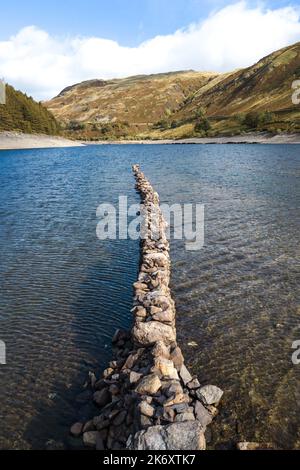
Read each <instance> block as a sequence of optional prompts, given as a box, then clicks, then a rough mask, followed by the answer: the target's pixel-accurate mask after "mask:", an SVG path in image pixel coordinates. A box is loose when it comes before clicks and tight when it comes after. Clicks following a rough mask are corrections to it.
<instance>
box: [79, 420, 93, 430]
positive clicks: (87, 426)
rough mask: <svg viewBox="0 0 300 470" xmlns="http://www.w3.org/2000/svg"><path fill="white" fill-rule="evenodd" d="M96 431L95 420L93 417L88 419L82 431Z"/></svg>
mask: <svg viewBox="0 0 300 470" xmlns="http://www.w3.org/2000/svg"><path fill="white" fill-rule="evenodd" d="M88 431H95V426H94V422H93V420H92V419H90V420H89V421H87V422H86V423H85V425H84V426H83V429H82V432H88Z"/></svg>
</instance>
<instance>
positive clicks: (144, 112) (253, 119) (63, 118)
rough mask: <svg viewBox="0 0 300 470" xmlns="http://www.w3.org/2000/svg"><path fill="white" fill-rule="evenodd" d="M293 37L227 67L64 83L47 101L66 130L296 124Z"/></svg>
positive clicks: (299, 64) (299, 119)
mask: <svg viewBox="0 0 300 470" xmlns="http://www.w3.org/2000/svg"><path fill="white" fill-rule="evenodd" d="M299 78H300V43H297V44H295V45H293V46H290V47H287V48H284V49H282V50H280V51H277V52H274V53H273V54H271V55H269V56H268V57H265V58H264V59H262V60H261V61H259V62H258V63H257V64H255V65H253V66H251V67H248V68H246V69H242V70H237V71H234V72H232V73H227V74H216V73H201V72H193V71H189V72H175V73H169V74H159V75H150V76H137V77H131V78H127V79H122V80H110V81H102V80H92V81H89V82H84V83H81V84H77V85H74V86H72V87H68V88H67V89H65V90H63V92H62V93H61V94H60V95H59V96H58V97H56V98H54V99H53V100H51V101H50V102H48V103H46V106H47V107H48V109H50V110H51V111H52V112H53V114H54V115H55V116H56V118H57V119H58V120H59V121H60V122H61V123H62V124H63V125H64V126H65V131H66V133H67V134H68V135H70V136H76V137H79V138H90V139H115V138H119V139H120V138H124V139H126V138H138V139H139V138H144V139H162V138H175V139H176V138H182V137H191V136H205V135H209V136H214V135H235V134H243V133H246V132H250V131H269V132H272V133H280V132H283V131H284V132H300V106H295V105H293V104H292V99H291V96H292V90H291V86H292V82H293V80H296V79H299Z"/></svg>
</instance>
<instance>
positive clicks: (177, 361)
mask: <svg viewBox="0 0 300 470" xmlns="http://www.w3.org/2000/svg"><path fill="white" fill-rule="evenodd" d="M170 359H171V360H172V361H173V362H174V366H175V367H176V369H177V370H178V372H179V371H180V370H181V368H182V366H183V363H184V358H183V355H182V352H181V349H180V348H179V347H178V346H177V347H176V348H175V349H173V351H172V352H171V357H170Z"/></svg>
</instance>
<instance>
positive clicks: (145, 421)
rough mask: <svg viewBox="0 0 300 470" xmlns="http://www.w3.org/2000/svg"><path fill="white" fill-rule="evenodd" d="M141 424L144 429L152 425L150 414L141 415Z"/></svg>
mask: <svg viewBox="0 0 300 470" xmlns="http://www.w3.org/2000/svg"><path fill="white" fill-rule="evenodd" d="M140 426H141V428H142V429H148V428H149V427H151V426H152V421H151V419H150V418H149V417H148V416H144V415H141V416H140Z"/></svg>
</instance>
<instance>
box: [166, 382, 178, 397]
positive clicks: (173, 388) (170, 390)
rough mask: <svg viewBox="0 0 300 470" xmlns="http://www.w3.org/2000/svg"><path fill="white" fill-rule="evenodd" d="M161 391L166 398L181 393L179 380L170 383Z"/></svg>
mask: <svg viewBox="0 0 300 470" xmlns="http://www.w3.org/2000/svg"><path fill="white" fill-rule="evenodd" d="M163 391H164V393H165V395H166V396H167V397H168V398H171V397H173V398H175V396H176V395H178V394H181V393H183V389H182V386H181V385H180V383H179V382H173V383H171V384H170V385H168V386H167V387H166V388H164V389H163Z"/></svg>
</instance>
